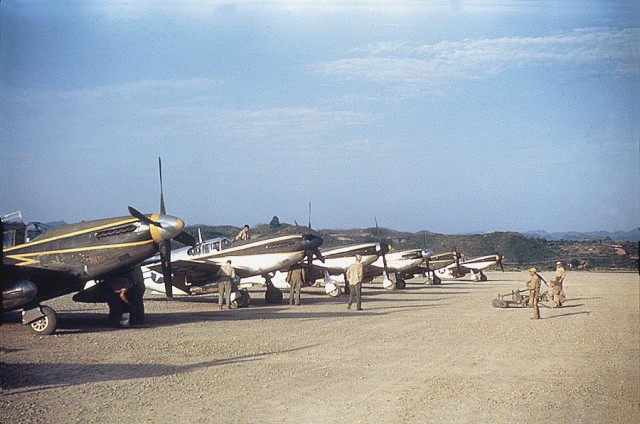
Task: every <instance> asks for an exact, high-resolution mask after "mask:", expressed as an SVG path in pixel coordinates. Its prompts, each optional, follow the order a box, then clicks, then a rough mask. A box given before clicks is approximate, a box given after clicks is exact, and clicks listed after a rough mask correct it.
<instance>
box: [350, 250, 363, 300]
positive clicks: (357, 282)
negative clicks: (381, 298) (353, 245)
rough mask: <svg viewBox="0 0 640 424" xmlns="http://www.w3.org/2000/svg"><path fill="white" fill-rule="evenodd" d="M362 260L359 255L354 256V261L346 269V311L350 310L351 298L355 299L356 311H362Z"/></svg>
mask: <svg viewBox="0 0 640 424" xmlns="http://www.w3.org/2000/svg"><path fill="white" fill-rule="evenodd" d="M361 260H362V256H361V255H356V261H355V262H354V263H352V264H351V265H350V266H349V268H347V273H346V274H347V284H349V289H350V290H349V304H348V305H347V309H351V304H352V303H353V297H354V296H355V298H356V309H357V310H359V311H361V310H362V268H363V267H362V264H361V263H360V261H361Z"/></svg>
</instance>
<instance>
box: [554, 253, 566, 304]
mask: <svg viewBox="0 0 640 424" xmlns="http://www.w3.org/2000/svg"><path fill="white" fill-rule="evenodd" d="M566 273H567V271H565V269H564V267H563V266H562V262H560V261H558V262H556V279H555V280H554V282H555V283H556V287H557V288H558V290H559V294H560V296H562V297H566V296H565V294H564V289H563V288H562V283H564V276H565V274H566Z"/></svg>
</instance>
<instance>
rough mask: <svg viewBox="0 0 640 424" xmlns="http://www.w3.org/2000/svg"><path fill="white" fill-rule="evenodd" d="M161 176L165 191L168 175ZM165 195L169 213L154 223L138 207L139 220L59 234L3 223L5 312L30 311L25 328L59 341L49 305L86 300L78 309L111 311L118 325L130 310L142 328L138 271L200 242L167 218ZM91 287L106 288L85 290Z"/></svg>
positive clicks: (90, 224) (88, 224) (12, 218)
mask: <svg viewBox="0 0 640 424" xmlns="http://www.w3.org/2000/svg"><path fill="white" fill-rule="evenodd" d="M160 175H161V176H160V182H161V187H162V171H161V174H160ZM160 192H161V204H160V210H161V211H160V214H154V215H143V214H141V213H140V212H138V211H137V210H135V209H133V208H131V207H130V208H129V211H130V213H131V215H133V216H129V217H126V216H125V217H119V218H107V219H100V220H95V221H85V222H80V223H78V224H70V225H62V226H59V227H55V228H51V229H45V228H44V227H43V226H41V225H38V224H24V222H23V221H22V216H21V214H20V213H19V212H17V213H14V214H10V215H5V216H3V217H2V221H3V227H4V229H3V244H2V245H3V256H2V275H1V276H0V277H1V278H2V305H3V309H4V310H5V311H11V310H16V309H23V312H22V322H23V323H24V324H29V325H30V326H31V329H32V330H33V331H34V332H36V333H38V334H42V335H45V334H51V333H53V332H54V331H55V329H56V325H57V316H56V313H55V312H54V311H53V309H51V308H50V307H48V306H45V305H41V302H44V301H45V300H48V299H53V298H56V297H59V296H63V295H66V294H69V293H73V292H78V293H76V295H75V296H74V297H73V300H75V301H78V302H91V303H98V302H107V303H109V310H110V319H111V320H112V321H115V322H119V318H120V316H121V315H122V312H123V311H124V310H125V309H126V308H130V310H131V320H132V323H138V324H139V323H142V321H143V320H144V305H143V303H142V295H143V293H144V285H143V284H142V278H141V277H140V274H139V266H138V265H139V264H140V262H142V261H143V260H144V259H146V258H148V257H150V256H152V255H154V254H155V253H156V252H157V251H158V249H159V248H161V247H162V245H163V244H166V243H170V240H171V239H173V238H175V239H176V240H179V241H181V242H183V243H189V244H191V243H192V241H195V240H193V237H191V236H190V235H188V234H186V233H183V232H182V228H183V227H184V222H183V221H182V220H181V219H179V218H176V217H173V216H170V215H166V214H165V210H164V200H163V198H162V188H161V189H160ZM89 280H95V281H96V282H97V283H98V284H96V285H95V286H93V287H91V288H89V289H86V290H85V289H84V286H85V283H86V282H87V281H89ZM123 289H124V290H126V291H125V293H126V295H125V294H124V293H122V290H123ZM116 290H118V291H119V292H121V293H120V296H119V295H118V294H116ZM127 302H128V305H123V303H125V304H126V303H127ZM118 312H119V315H120V316H116V315H118Z"/></svg>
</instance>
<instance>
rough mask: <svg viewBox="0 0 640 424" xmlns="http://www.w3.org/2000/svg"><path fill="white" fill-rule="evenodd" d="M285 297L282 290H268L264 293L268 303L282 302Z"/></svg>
mask: <svg viewBox="0 0 640 424" xmlns="http://www.w3.org/2000/svg"><path fill="white" fill-rule="evenodd" d="M283 298H284V296H283V294H282V292H281V291H280V290H277V289H276V290H267V292H266V293H265V294H264V299H265V300H266V301H267V303H271V304H278V303H282V299H283Z"/></svg>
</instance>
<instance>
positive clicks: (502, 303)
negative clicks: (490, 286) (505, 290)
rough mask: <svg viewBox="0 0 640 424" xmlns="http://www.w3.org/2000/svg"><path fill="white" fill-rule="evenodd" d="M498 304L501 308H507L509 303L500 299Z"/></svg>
mask: <svg viewBox="0 0 640 424" xmlns="http://www.w3.org/2000/svg"><path fill="white" fill-rule="evenodd" d="M499 305H500V307H501V308H508V307H509V304H508V303H507V301H506V300H501V301H500V303H499Z"/></svg>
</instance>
